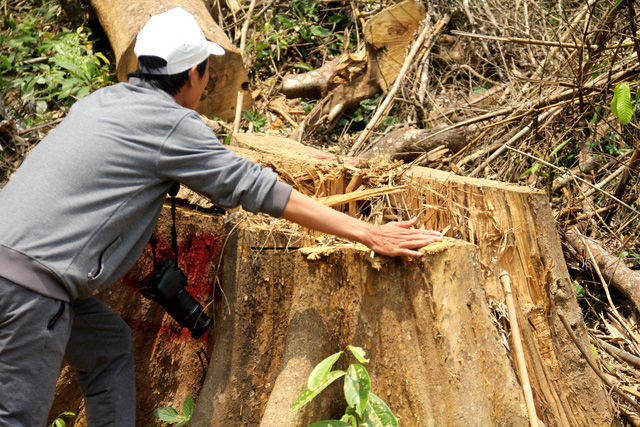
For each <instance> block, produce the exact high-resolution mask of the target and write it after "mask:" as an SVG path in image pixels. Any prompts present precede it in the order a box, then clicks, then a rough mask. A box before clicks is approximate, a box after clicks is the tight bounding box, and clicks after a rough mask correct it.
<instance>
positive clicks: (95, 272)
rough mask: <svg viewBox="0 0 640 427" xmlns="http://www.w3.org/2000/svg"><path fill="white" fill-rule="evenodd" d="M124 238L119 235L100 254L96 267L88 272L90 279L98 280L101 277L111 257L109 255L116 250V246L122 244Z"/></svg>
mask: <svg viewBox="0 0 640 427" xmlns="http://www.w3.org/2000/svg"><path fill="white" fill-rule="evenodd" d="M121 240H122V238H121V237H120V236H118V238H117V239H116V240H114V241H113V242H111V243H110V244H109V246H107V247H106V248H105V249H104V250H103V251H102V252H101V253H100V255H99V256H98V260H97V262H96V264H95V267H94V268H93V269H92V270H91V271H89V272H88V273H87V278H88V279H89V280H96V279H97V278H99V277H100V276H101V275H102V273H103V272H104V269H105V264H106V262H107V260H108V259H109V256H111V254H112V253H113V252H114V251H115V250H116V248H117V247H118V245H119V244H120V241H121Z"/></svg>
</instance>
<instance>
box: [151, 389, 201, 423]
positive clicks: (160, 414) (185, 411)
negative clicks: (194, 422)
mask: <svg viewBox="0 0 640 427" xmlns="http://www.w3.org/2000/svg"><path fill="white" fill-rule="evenodd" d="M194 407H195V404H194V401H193V396H191V395H189V396H187V398H186V399H185V401H184V403H183V404H182V414H179V413H178V411H177V410H175V409H174V408H172V407H165V408H157V409H154V410H153V415H155V416H156V417H157V418H159V419H161V420H162V421H166V422H168V423H172V424H175V425H176V427H183V426H186V425H188V424H189V420H191V416H192V415H193V408H194Z"/></svg>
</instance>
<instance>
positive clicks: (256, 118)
mask: <svg viewBox="0 0 640 427" xmlns="http://www.w3.org/2000/svg"><path fill="white" fill-rule="evenodd" d="M242 117H244V118H245V119H247V120H249V121H250V122H251V123H253V126H254V127H255V130H257V131H259V130H260V129H262V128H263V127H265V126H266V125H267V118H266V117H265V116H263V115H262V114H260V113H259V112H258V110H257V109H256V107H253V108H252V109H251V110H249V111H243V112H242Z"/></svg>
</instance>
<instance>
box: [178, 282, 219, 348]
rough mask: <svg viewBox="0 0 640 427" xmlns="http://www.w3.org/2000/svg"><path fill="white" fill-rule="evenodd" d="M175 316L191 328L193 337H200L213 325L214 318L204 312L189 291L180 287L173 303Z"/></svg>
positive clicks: (184, 325) (181, 323)
mask: <svg viewBox="0 0 640 427" xmlns="http://www.w3.org/2000/svg"><path fill="white" fill-rule="evenodd" d="M173 308H174V310H175V316H174V318H175V319H176V320H178V323H180V325H182V326H183V327H185V328H189V330H190V331H191V336H192V337H193V338H200V337H201V336H202V335H204V333H205V332H207V331H208V330H209V328H211V325H213V320H212V319H211V318H210V317H209V316H207V315H206V314H204V309H203V308H202V306H201V305H200V303H198V301H196V300H195V299H194V298H193V297H192V296H191V294H190V293H189V292H187V291H186V290H185V289H184V288H183V289H180V292H178V295H177V296H176V298H175V304H174V305H173Z"/></svg>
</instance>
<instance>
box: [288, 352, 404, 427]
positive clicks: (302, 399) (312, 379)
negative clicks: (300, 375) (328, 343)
mask: <svg viewBox="0 0 640 427" xmlns="http://www.w3.org/2000/svg"><path fill="white" fill-rule="evenodd" d="M347 349H348V350H349V351H350V352H351V353H352V354H353V356H354V357H355V358H356V359H357V361H358V362H360V363H369V359H366V358H365V353H364V350H362V348H360V347H353V346H350V345H349V346H347ZM344 352H345V351H340V352H338V353H335V354H332V355H331V356H329V357H327V358H326V359H324V360H323V361H322V362H320V363H319V364H318V365H317V366H316V367H315V368H313V371H311V374H310V375H309V378H308V380H307V388H306V389H305V390H304V391H303V392H302V394H301V395H300V396H299V397H298V399H297V400H296V401H295V403H294V404H293V406H292V407H291V410H292V411H295V410H298V409H300V408H302V407H303V406H304V405H306V404H307V403H309V402H311V401H312V400H313V399H314V398H315V397H316V396H317V395H318V394H320V393H321V392H322V391H323V390H324V389H325V388H327V387H328V386H329V385H330V384H331V383H333V382H334V381H336V380H337V379H339V378H341V377H345V378H344V388H343V389H344V396H345V400H346V401H347V405H348V406H347V409H346V410H345V414H344V416H343V417H342V418H341V419H340V420H339V421H338V420H325V421H318V422H316V423H313V424H311V426H309V427H343V426H367V427H378V426H379V427H382V426H385V427H387V426H398V419H397V418H396V417H395V415H393V412H391V410H390V409H389V407H388V406H387V404H386V403H384V401H383V400H382V399H380V398H379V397H378V396H376V395H375V394H373V393H371V379H370V377H369V373H368V372H367V370H366V368H365V367H364V366H362V365H361V364H360V363H352V364H350V365H349V367H348V369H347V371H346V372H345V371H340V370H332V368H333V365H334V364H335V363H336V362H337V360H338V359H339V358H340V356H341V355H342V354H343V353H344Z"/></svg>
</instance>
